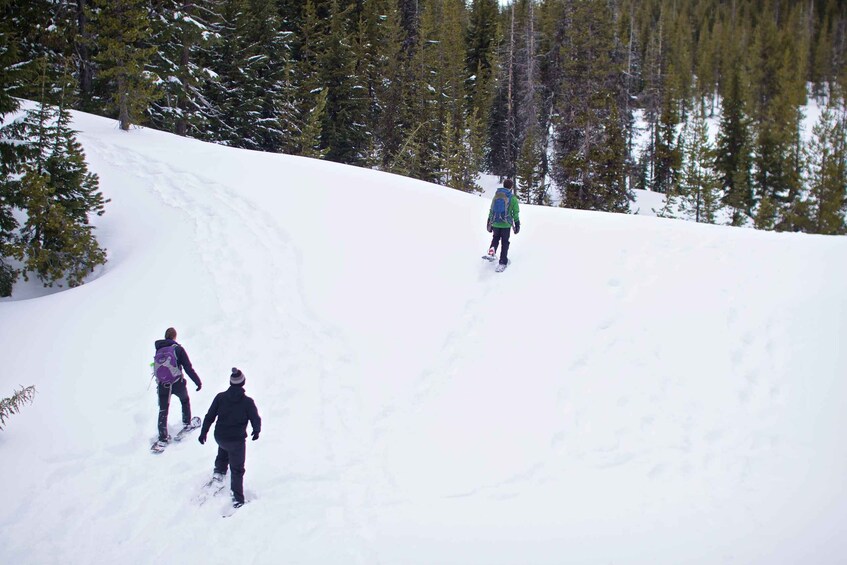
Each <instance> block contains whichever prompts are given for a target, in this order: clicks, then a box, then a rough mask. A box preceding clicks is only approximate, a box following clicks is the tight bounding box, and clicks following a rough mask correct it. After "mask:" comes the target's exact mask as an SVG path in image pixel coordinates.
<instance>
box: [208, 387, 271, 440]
mask: <svg viewBox="0 0 847 565" xmlns="http://www.w3.org/2000/svg"><path fill="white" fill-rule="evenodd" d="M216 418H217V420H218V423H217V424H216V425H215V437H216V438H217V439H221V440H224V441H227V440H228V441H235V440H241V439H244V438H246V437H247V422H248V421H249V422H250V424H251V425H252V426H253V433H257V432H260V431H262V419H261V418H260V417H259V411H258V410H256V403H255V402H253V399H252V398H250V397H249V396H247V395H246V394H245V393H244V387H243V386H240V385H230V386H229V388H228V389H227V390H225V391H223V392H221V393H219V394H218V395H217V396H215V399H214V400H213V401H212V405H211V406H209V411H208V412H207V413H206V417H205V418H203V429H202V430H200V435H201V436H205V435H206V434H208V433H209V428H211V427H212V422H214V421H215V419H216Z"/></svg>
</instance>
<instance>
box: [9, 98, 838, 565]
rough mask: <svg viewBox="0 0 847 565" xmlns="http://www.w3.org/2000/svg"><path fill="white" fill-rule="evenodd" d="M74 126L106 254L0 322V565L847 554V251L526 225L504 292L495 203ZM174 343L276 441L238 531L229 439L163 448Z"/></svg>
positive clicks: (679, 233)
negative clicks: (152, 373) (230, 381)
mask: <svg viewBox="0 0 847 565" xmlns="http://www.w3.org/2000/svg"><path fill="white" fill-rule="evenodd" d="M75 125H76V127H77V129H78V130H80V135H79V138H80V140H81V141H82V143H83V145H84V147H85V150H86V153H87V156H88V159H89V163H90V166H91V169H92V170H93V171H94V172H96V173H97V174H98V175H99V176H100V181H101V187H102V189H103V191H104V193H105V195H106V196H108V197H109V198H111V199H112V202H111V204H110V205H109V206H108V208H107V214H106V215H105V216H103V217H102V218H100V219H98V236H99V238H100V241H101V243H103V244H104V245H105V246H106V247H107V248H108V249H109V257H110V261H109V263H108V265H107V266H106V267H105V268H104V269H103V270H102V271H101V272H99V273H97V274H96V276H95V277H93V279H92V280H91V281H90V282H89V283H88V284H86V285H84V286H82V287H80V288H76V289H72V290H67V291H63V292H57V293H53V294H48V295H45V296H41V297H37V298H32V299H29V300H20V299H19V300H12V301H4V302H2V303H0V320H2V323H0V359H2V360H3V370H2V372H0V396H3V397H5V396H8V395H9V394H11V393H12V391H13V389H14V388H16V387H18V386H19V385H30V384H34V385H36V387H37V389H38V395H37V396H36V399H35V402H34V404H33V405H31V406H26V407H24V408H23V410H22V411H21V413H20V414H18V415H15V416H13V417H12V419H11V420H9V422H8V425H7V428H6V430H5V431H3V432H0V460H2V464H0V499H2V501H3V502H2V504H0V562H2V563H162V562H169V563H227V562H239V563H309V564H311V563H314V564H329V563H332V564H335V563H338V564H341V563H344V564H347V563H385V564H396V563H421V564H433V563H439V564H443V563H457V564H468V563H485V564H490V563H645V564H648V563H649V564H655V563H704V564H712V563H722V562H734V563H767V564H773V563H837V562H840V561H841V560H842V559H843V556H844V555H845V554H847V535H845V534H847V526H845V524H847V495H845V492H844V491H843V489H842V484H843V480H844V476H845V475H847V448H845V447H844V441H843V437H842V436H843V430H844V429H845V428H847V416H846V415H845V414H847V411H845V410H844V405H845V401H846V400H847V379H845V378H844V374H845V366H847V356H845V353H844V348H843V343H842V342H843V337H842V336H843V333H844V330H845V322H844V320H845V316H847V303H845V298H844V281H845V280H847V239H845V238H828V237H818V236H797V235H785V234H783V235H780V234H773V233H762V232H755V231H753V230H745V229H732V228H724V227H711V226H702V225H695V224H691V223H685V222H678V221H668V220H658V219H655V218H649V217H642V216H621V215H607V214H600V213H589V212H579V211H571V210H563V209H550V208H536V207H531V206H525V207H524V208H523V210H522V214H521V219H522V227H523V229H522V231H521V233H520V234H518V235H516V236H513V244H512V252H511V257H512V259H513V264H512V265H511V266H510V267H509V269H508V270H507V271H506V272H505V273H502V274H495V273H494V272H493V266H492V265H490V264H488V263H486V262H483V261H481V260H480V259H479V256H480V255H481V254H482V253H483V252H484V250H485V249H487V247H488V234H487V233H486V232H485V230H484V224H485V216H486V213H487V207H488V200H487V199H485V198H482V197H479V196H472V195H465V194H462V193H459V192H455V191H452V190H448V189H444V188H440V187H436V186H432V185H428V184H425V183H421V182H417V181H413V180H408V179H404V178H401V177H397V176H392V175H388V174H381V173H376V172H372V171H367V170H361V169H355V168H350V167H344V166H340V165H335V164H332V163H326V162H320V161H314V160H308V159H301V158H293V157H288V156H282V155H269V154H262V153H254V152H248V151H240V150H234V149H228V148H224V147H220V146H215V145H209V144H203V143H199V142H196V141H191V140H186V139H182V138H178V137H175V136H171V135H167V134H163V133H159V132H155V131H151V130H136V131H132V132H130V133H124V132H121V131H119V130H118V129H117V128H116V127H115V125H114V123H113V122H112V121H109V120H103V119H99V118H95V117H92V116H88V115H84V114H77V115H76V122H75ZM27 292H29V294H27ZM21 296H24V297H26V296H34V294H33V293H32V292H30V291H28V290H27V289H25V288H24V289H21V292H20V293H19V297H21ZM168 326H175V327H176V328H177V330H178V331H179V341H180V342H181V343H182V344H183V345H184V346H185V347H186V349H187V350H188V352H189V354H190V355H191V358H192V361H193V363H194V367H195V368H196V369H197V371H198V372H199V374H200V376H201V378H202V379H203V383H204V387H203V389H202V390H201V391H200V392H195V391H194V389H193V387H192V388H190V391H191V393H190V394H191V402H192V408H193V411H194V414H196V415H200V416H203V415H204V414H205V411H206V409H207V408H208V405H209V403H210V401H211V399H212V398H213V396H214V394H215V393H217V392H219V391H221V390H224V389H225V388H226V386H227V377H228V374H229V369H230V367H233V366H238V367H240V368H242V369H243V370H244V372H245V374H246V376H247V391H248V394H249V395H251V396H252V397H253V398H254V399H255V400H256V403H257V405H258V407H259V410H260V413H261V415H262V417H263V432H262V436H261V438H260V439H259V441H257V442H248V446H247V474H246V478H245V486H246V491H247V496H248V499H249V501H250V502H249V503H248V504H247V506H245V507H244V508H242V509H241V510H239V511H238V512H237V513H236V515H235V516H234V517H233V518H231V519H227V520H222V519H221V507H222V506H223V505H224V504H226V499H224V498H221V499H220V500H215V501H213V502H212V503H208V504H206V505H203V506H197V505H196V504H195V503H194V502H193V498H194V496H195V495H196V493H197V491H198V489H199V487H200V485H201V484H202V483H203V482H204V481H205V480H206V479H207V477H208V476H209V474H210V472H211V468H212V463H213V459H214V455H215V449H214V447H213V442H212V441H210V442H209V443H207V444H206V445H205V446H200V445H199V444H198V443H197V442H196V441H193V440H192V441H189V442H186V443H183V444H177V445H173V446H170V447H169V448H168V450H167V451H166V452H165V453H164V454H163V455H161V456H153V455H151V454H150V453H149V451H148V448H149V446H150V443H151V442H152V441H153V439H154V438H155V435H156V412H157V407H156V398H155V394H154V389H153V387H149V388H148V384H149V363H150V361H151V357H152V353H153V341H154V340H155V339H158V338H160V337H162V334H163V332H164V330H165V328H167V327H168ZM174 402H175V403H176V404H177V405H176V406H172V408H171V416H170V422H171V426H172V429H173V430H174V431H175V430H176V426H177V423H178V421H179V416H178V412H179V409H178V403H177V402H176V399H174Z"/></svg>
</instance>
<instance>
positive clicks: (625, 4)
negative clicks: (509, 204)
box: [0, 0, 847, 291]
mask: <svg viewBox="0 0 847 565" xmlns="http://www.w3.org/2000/svg"><path fill="white" fill-rule="evenodd" d="M0 13H2V15H3V18H2V23H0V81H2V85H3V87H4V88H3V89H2V92H0V116H4V117H5V116H7V115H11V114H12V113H13V112H14V111H15V110H16V108H17V100H18V99H29V100H33V101H36V102H38V103H40V104H41V106H40V107H39V109H38V110H37V111H33V112H31V113H30V116H29V118H28V121H27V123H28V125H27V126H25V127H24V126H22V125H21V124H20V122H15V123H14V124H11V123H7V121H6V120H4V122H3V124H2V125H3V127H2V130H0V151H2V156H3V169H2V173H3V176H2V178H0V183H2V184H0V187H2V188H0V190H2V191H3V192H2V196H3V198H2V200H0V203H2V204H0V273H3V272H6V273H7V274H8V273H9V272H10V269H12V268H11V267H10V266H9V262H8V261H6V258H8V257H17V258H18V259H19V261H23V262H24V263H27V262H28V263H27V264H28V266H25V267H24V273H26V272H27V271H29V272H35V273H37V274H38V275H39V276H40V277H42V278H43V279H44V280H45V282H48V283H49V282H51V281H55V280H57V279H58V276H59V275H57V274H56V273H59V272H60V271H61V269H59V270H53V271H51V269H52V268H53V266H54V265H61V264H62V261H61V260H60V259H61V258H62V257H61V253H54V252H50V253H46V255H45V250H47V251H50V250H54V251H55V250H56V249H62V246H61V245H59V244H56V243H55V242H49V240H50V237H52V236H47V235H46V231H49V230H46V229H44V228H37V227H33V226H30V227H29V228H27V227H26V226H21V225H19V223H20V222H21V221H22V220H20V218H19V216H17V215H15V214H14V213H12V210H13V209H21V210H27V211H28V210H35V211H36V212H37V213H34V214H26V216H27V219H26V222H29V223H31V224H34V223H35V222H37V221H39V220H37V219H33V218H37V217H38V216H39V214H41V215H43V216H45V217H46V216H50V215H51V214H52V216H51V217H52V218H53V220H52V221H53V223H55V224H57V225H60V227H59V228H56V230H54V231H57V233H58V232H64V231H65V230H66V228H67V229H70V228H73V229H70V231H71V232H72V234H73V235H72V238H71V239H79V238H82V240H86V241H87V242H84V243H83V244H82V245H80V246H78V247H79V249H78V250H77V251H76V255H75V256H81V257H85V260H84V261H82V270H85V269H87V268H90V267H91V266H92V265H95V264H98V261H101V260H105V254H104V252H103V251H102V250H101V249H100V248H99V247H97V245H96V241H95V240H93V237H91V230H90V226H88V224H87V221H86V220H84V218H83V216H84V215H85V214H88V213H91V212H94V213H102V210H103V207H102V206H103V201H102V197H100V196H99V192H98V191H97V188H96V177H94V176H93V175H90V174H89V173H88V172H87V170H86V169H85V168H84V167H85V163H84V158H83V156H82V153H81V149H80V148H79V146H78V144H76V145H75V140H74V138H73V132H72V131H70V130H69V129H68V128H67V123H68V120H67V111H68V109H80V110H84V111H87V112H91V113H94V114H99V115H104V116H109V117H114V118H115V119H117V120H118V121H119V123H120V127H121V128H122V129H129V128H130V127H133V126H150V127H155V128H157V129H161V130H165V131H170V132H173V133H176V134H178V135H184V136H189V137H193V138H197V139H202V140H205V141H211V142H214V143H220V144H224V145H228V146H232V147H241V148H248V149H254V150H259V151H269V152H284V153H289V154H294V155H303V156H308V157H314V158H321V159H327V160H332V161H336V162H340V163H346V164H351V165H357V166H362V167H368V168H374V169H378V170H383V171H389V172H394V173H398V174H402V175H405V176H410V177H414V178H419V179H422V180H426V181H430V182H435V183H439V184H442V185H446V186H451V187H454V188H457V189H461V190H466V191H475V190H478V187H477V185H476V182H477V178H478V174H479V173H480V172H489V173H492V174H497V175H500V176H511V177H514V178H515V179H516V181H517V187H518V189H517V190H518V194H519V197H520V198H521V199H522V200H523V201H525V202H529V203H533V204H541V205H560V206H566V207H571V208H580V209H587V210H603V211H611V212H627V211H629V204H630V201H631V200H632V198H633V192H632V191H633V189H635V188H640V189H647V190H652V191H656V192H661V193H664V194H665V195H666V197H667V202H668V205H667V206H666V207H665V209H664V210H663V211H662V213H663V214H664V215H671V216H684V217H690V218H692V219H694V220H696V221H706V222H718V221H722V222H726V223H731V224H733V225H752V226H755V227H758V228H762V229H777V230H790V231H806V232H814V233H831V234H843V233H845V231H847V229H846V228H845V222H844V216H845V174H846V173H845V159H847V157H845V155H847V149H845V142H844V139H845V137H847V135H845V128H847V124H845V121H847V120H846V119H845V107H844V106H845V94H844V93H845V91H846V90H847V70H845V69H847V7H845V3H844V2H843V1H841V0H807V1H802V2H796V1H789V0H687V1H679V0H515V1H514V2H513V3H511V4H509V5H506V6H500V5H499V2H498V1H497V0H468V1H465V0H305V1H303V0H73V1H68V0H0ZM810 97H814V98H815V99H816V100H817V101H818V103H819V104H820V105H821V106H822V107H823V108H824V111H823V112H822V115H821V119H820V120H819V122H818V124H817V125H816V126H815V129H814V132H813V135H812V136H811V137H809V138H807V137H804V135H803V131H802V120H803V115H802V109H803V107H805V105H806V104H807V103H808V101H809V99H810ZM45 107H47V108H49V109H45ZM709 124H712V127H711V128H710V127H709ZM22 128H23V129H22ZM23 138H26V139H29V140H33V139H39V140H40V142H39V143H40V144H41V145H40V146H38V147H37V148H36V147H35V146H36V145H37V144H36V143H31V142H28V143H25V144H22V143H20V140H21V139H23ZM60 139H61V140H62V141H58V140H60ZM57 147H63V148H64V149H62V150H61V151H59V150H57V149H56V148H57ZM23 148H25V150H24V149H23ZM51 158H52V160H53V161H50V159H51ZM65 160H70V161H74V162H75V165H73V167H72V168H73V169H74V171H75V172H74V174H73V175H64V177H63V176H62V175H60V174H54V173H52V172H51V171H50V169H49V166H48V162H60V161H62V162H64V161H65ZM24 178H26V179H27V180H26V181H24ZM36 178H40V179H41V180H40V181H36V180H34V179H36ZM63 178H64V179H65V180H62V179H63ZM39 183H42V184H44V187H43V188H34V187H35V186H36V185H38V184H39ZM57 183H58V184H57ZM61 183H65V184H66V185H67V184H68V183H70V186H64V185H63V186H64V187H62V186H59V184H61ZM24 185H26V186H27V187H28V188H26V189H25V188H24ZM42 193H43V195H47V196H49V197H47V198H46V201H47V203H48V204H50V206H47V207H48V208H51V209H52V211H50V210H46V211H45V210H42V211H41V212H38V210H39V204H37V203H38V202H42V204H43V202H45V196H43V195H42V196H40V197H37V196H34V195H36V194H42ZM65 193H68V194H71V195H72V196H70V197H68V196H62V195H63V194H65ZM26 194H29V196H26ZM73 195H76V196H73ZM68 198H70V199H71V200H73V198H77V199H79V202H77V203H76V204H73V205H71V204H68V203H67V202H66V200H68ZM80 202H82V203H84V204H80ZM54 204H56V205H58V204H61V206H62V208H61V210H60V211H61V213H59V212H57V211H56V210H55V208H56V206H55V205H54ZM44 206H46V204H44ZM44 206H42V207H44ZM71 208H73V209H75V210H77V212H76V215H74V213H71V212H69V209H71ZM57 217H59V218H60V219H58V220H57V219H56V218H57ZM45 221H46V220H45ZM39 225H40V224H39ZM27 229H29V232H30V235H28V236H21V235H20V232H21V231H22V230H23V231H24V232H26V231H27ZM54 239H55V238H54ZM33 242H35V243H33ZM33 245H35V247H32V246H33ZM63 245H66V244H63ZM33 249H34V251H32V250H33ZM28 250H29V251H28ZM66 255H67V254H66ZM70 255H74V253H70ZM46 256H49V257H46ZM39 257H40V259H39ZM45 257H46V258H45ZM71 263H73V261H71ZM77 266H79V265H77ZM4 270H5V271H4ZM12 270H14V269H12ZM51 273H52V274H51ZM7 278H8V277H7ZM0 280H2V279H1V278H0ZM0 291H2V283H0Z"/></svg>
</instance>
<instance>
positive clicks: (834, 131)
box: [805, 106, 847, 235]
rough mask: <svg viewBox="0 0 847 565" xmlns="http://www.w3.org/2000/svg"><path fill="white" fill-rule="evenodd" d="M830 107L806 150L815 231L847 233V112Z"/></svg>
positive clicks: (817, 125)
mask: <svg viewBox="0 0 847 565" xmlns="http://www.w3.org/2000/svg"><path fill="white" fill-rule="evenodd" d="M840 113H841V115H840V116H838V114H837V111H836V110H835V109H833V108H832V107H830V106H828V107H827V108H826V109H825V110H824V111H823V113H822V114H821V116H820V119H819V120H818V123H817V124H815V126H814V128H813V132H812V134H813V137H812V139H811V140H810V142H809V145H808V147H807V148H806V152H805V153H806V155H805V158H806V162H807V172H808V177H809V178H808V186H809V193H810V195H809V200H810V203H809V204H810V207H811V211H810V212H811V213H810V216H811V231H813V232H814V233H821V234H829V235H843V234H845V233H847V223H845V215H847V112H845V111H844V110H843V109H842V110H841V112H840Z"/></svg>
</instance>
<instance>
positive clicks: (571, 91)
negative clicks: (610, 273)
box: [553, 0, 629, 211]
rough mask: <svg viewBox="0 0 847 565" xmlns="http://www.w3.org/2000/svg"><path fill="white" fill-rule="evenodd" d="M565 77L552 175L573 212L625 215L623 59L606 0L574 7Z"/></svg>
mask: <svg viewBox="0 0 847 565" xmlns="http://www.w3.org/2000/svg"><path fill="white" fill-rule="evenodd" d="M565 21H566V22H567V24H568V26H569V27H568V29H567V34H566V35H567V37H568V38H569V41H568V42H567V43H565V44H564V45H563V46H562V48H563V49H564V50H565V51H564V53H563V55H562V60H563V61H564V62H563V66H562V70H563V76H562V81H561V85H562V86H561V88H562V91H561V94H560V96H559V107H558V109H557V110H558V119H557V121H556V123H555V127H556V133H555V135H556V148H555V149H556V163H555V166H554V169H553V175H554V178H555V179H556V182H557V184H558V187H559V191H560V194H561V200H562V203H563V205H564V206H567V207H569V208H581V209H588V210H605V211H623V210H625V209H626V208H628V205H626V204H625V203H627V202H628V200H629V194H628V192H627V189H626V187H625V179H626V168H625V159H626V157H625V155H624V152H625V128H624V127H623V124H624V121H623V119H622V117H621V113H620V110H619V108H618V106H617V104H618V102H619V100H620V99H621V92H622V90H623V77H622V73H621V59H622V57H621V55H620V52H619V50H618V45H619V44H618V43H617V42H616V40H615V38H614V36H613V34H612V30H613V29H614V25H613V19H612V13H611V11H610V10H609V7H608V4H607V3H606V2H605V1H604V0H591V1H587V2H579V3H574V4H573V5H572V6H571V7H570V11H569V13H568V14H567V16H566V20H565Z"/></svg>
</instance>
